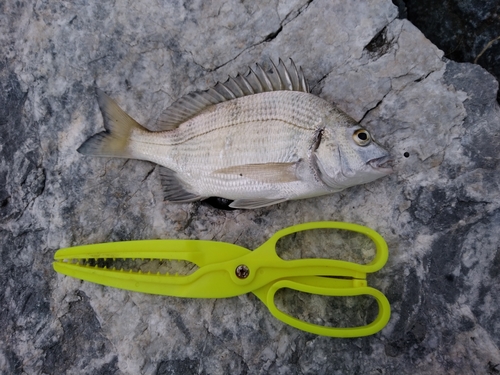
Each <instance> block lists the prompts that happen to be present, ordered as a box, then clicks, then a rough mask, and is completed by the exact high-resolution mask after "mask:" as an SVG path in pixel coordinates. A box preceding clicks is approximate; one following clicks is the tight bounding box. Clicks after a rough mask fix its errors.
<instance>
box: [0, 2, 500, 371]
mask: <svg viewBox="0 0 500 375" xmlns="http://www.w3.org/2000/svg"><path fill="white" fill-rule="evenodd" d="M397 16H398V9H397V7H395V6H394V5H393V4H392V2H391V1H389V0H370V1H365V2H345V1H333V2H332V1H326V0H325V1H320V0H315V1H299V0H297V1H293V2H286V4H284V3H281V2H276V1H275V2H264V1H254V2H249V3H246V2H243V3H241V2H238V1H229V2H213V3H208V2H201V1H194V2H185V3H180V2H178V3H172V4H165V3H162V2H155V1H145V2H133V3H129V4H123V3H115V2H99V3H92V2H62V3H61V2H56V1H52V2H50V1H49V2H17V3H5V4H3V5H2V16H0V22H1V23H0V25H1V26H0V27H1V29H2V33H1V34H2V36H1V37H0V43H1V44H0V47H1V49H2V52H4V54H3V57H2V61H1V62H0V87H1V89H0V137H1V138H0V139H1V143H0V155H1V158H0V238H1V243H2V248H1V262H0V281H1V285H2V289H0V301H1V306H2V314H0V342H2V345H1V346H0V369H1V372H2V373H9V374H11V373H12V374H14V373H19V374H21V373H26V374H42V373H46V374H59V373H61V374H62V373H71V374H84V373H97V374H139V373H141V374H195V373H196V374H217V373H220V374H223V373H235V374H249V373H251V374H254V373H262V374H264V373H273V374H274V373H276V374H299V373H300V374H313V373H328V374H354V373H363V374H415V373H420V374H427V373H447V374H464V373H495V372H497V371H498V370H499V365H500V363H499V360H498V358H500V353H499V350H498V348H499V346H500V313H499V311H498V306H499V304H500V290H499V288H498V285H499V284H500V283H499V282H500V272H499V270H500V248H499V246H498V244H499V243H500V234H499V232H498V230H497V228H498V227H499V225H500V199H499V193H498V192H499V187H500V186H499V185H500V173H499V168H500V166H499V156H498V149H499V148H500V137H499V135H498V127H499V124H500V109H499V107H498V104H497V103H496V101H495V97H496V93H497V90H498V83H497V82H496V81H495V80H494V78H493V77H492V76H491V75H489V74H488V73H487V72H485V71H484V70H483V69H482V68H480V67H478V66H476V65H471V64H459V63H455V62H451V61H448V60H446V59H443V53H442V52H441V51H440V50H438V49H437V48H436V47H435V46H434V45H432V44H431V43H430V42H429V41H428V40H427V39H426V38H425V37H424V36H423V35H422V34H421V33H420V31H419V30H418V29H416V28H415V27H414V26H413V25H412V24H411V23H409V22H408V21H406V20H400V19H397ZM288 56H290V57H292V58H293V59H294V60H295V62H296V63H297V64H299V65H302V66H303V68H304V71H305V74H306V76H307V77H309V82H310V84H311V87H312V88H313V92H314V93H316V94H317V95H319V96H321V97H323V98H325V99H327V100H330V101H333V102H335V103H336V104H337V105H338V106H339V107H340V108H341V109H343V110H345V111H346V112H348V113H349V114H350V115H351V116H353V117H354V118H356V119H357V120H361V122H362V123H363V124H364V125H365V126H366V127H367V128H369V130H371V131H372V132H373V133H374V135H375V137H376V138H377V139H378V140H379V142H380V143H381V144H383V145H384V146H385V147H387V148H388V149H390V150H391V152H392V154H393V156H394V159H395V169H396V172H395V173H394V174H393V175H391V176H389V177H387V178H384V179H381V180H378V181H376V182H374V183H371V184H368V185H364V186H358V187H354V188H351V189H348V190H346V191H344V192H341V193H338V194H335V195H332V196H326V197H321V198H316V199H309V200H302V201H296V202H287V203H283V204H280V205H277V206H272V207H269V208H264V209H259V210H254V211H219V210H214V209H213V208H211V207H208V206H206V205H204V204H200V203H194V204H184V205H175V204H170V205H169V204H165V203H163V199H162V190H161V187H160V183H159V178H158V173H157V170H156V168H155V166H154V165H152V164H149V163H147V162H141V161H135V160H130V161H129V160H119V159H114V160H111V159H99V158H89V157H84V156H82V155H79V154H78V153H76V149H77V148H78V146H80V144H81V143H82V142H83V141H84V140H85V139H86V138H87V137H89V136H90V135H92V134H94V133H96V132H98V131H100V130H101V129H102V119H101V115H100V112H99V109H98V106H97V102H96V99H95V94H94V87H96V86H97V87H100V88H101V89H103V90H105V91H106V92H108V93H109V94H110V95H111V96H112V97H113V98H115V99H116V100H117V101H118V102H119V104H120V105H121V106H122V107H123V108H124V109H125V110H126V111H127V112H128V113H130V114H131V115H132V116H133V117H134V118H136V119H137V120H138V121H139V122H141V123H143V124H144V125H146V126H149V127H151V128H153V127H154V123H155V120H156V118H157V116H158V115H159V114H160V112H161V111H162V110H163V109H164V108H165V107H166V106H168V105H169V104H170V103H172V102H173V101H174V100H175V99H176V98H178V97H179V96H181V95H183V94H185V93H187V92H189V91H191V90H193V89H203V88H207V87H209V86H211V85H212V84H213V83H214V82H216V81H217V80H223V79H225V78H226V77H227V75H228V74H232V75H234V74H236V73H237V72H238V71H244V70H245V67H246V66H248V65H250V64H252V63H253V62H255V61H257V62H261V63H263V64H264V65H265V64H268V63H269V58H273V59H275V60H276V59H277V58H278V57H284V58H286V57H288ZM317 220H340V221H350V222H357V223H360V224H363V225H367V226H369V227H372V228H374V229H375V230H377V231H379V232H380V233H381V234H382V235H383V236H384V237H385V238H386V240H387V242H388V244H389V248H390V258H389V262H388V264H387V265H386V266H385V267H384V268H383V269H382V270H381V271H379V272H377V273H376V274H374V275H371V276H370V278H369V283H370V284H371V285H372V286H374V287H376V288H378V289H380V290H382V291H383V292H384V293H385V294H386V295H387V297H388V298H389V300H390V302H391V306H392V318H391V320H390V322H389V324H388V325H387V327H386V328H384V329H383V330H382V331H381V332H380V333H378V334H376V335H374V336H370V337H365V338H358V339H332V338H326V337H320V336H315V335H312V334H308V333H304V332H302V331H298V330H296V329H294V328H292V327H289V326H286V325H284V324H282V323H281V322H279V321H277V320H276V319H274V318H273V317H272V316H271V315H270V314H269V312H268V311H267V309H266V308H265V306H263V305H262V303H261V302H260V301H259V300H258V299H257V298H256V297H255V296H253V295H244V296H240V297H236V298H230V299H219V300H190V299H180V298H173V297H162V296H154V295H145V294H139V293H132V292H127V291H123V290H118V289H113V288H107V287H102V286H99V285H94V284H91V283H87V282H81V281H78V280H75V279H72V278H69V277H64V276H61V275H57V274H56V273H55V272H54V271H53V270H52V266H51V262H52V259H53V254H54V252H55V251H56V250H57V249H59V248H63V247H68V246H75V245H79V244H90V243H100V242H107V241H118V240H129V239H150V238H190V239H195V238H198V239H210V240H217V241H226V242H231V243H236V244H239V245H242V246H245V247H248V248H251V249H253V248H256V247H257V246H258V245H259V244H261V243H262V242H264V241H265V240H266V239H267V238H269V236H270V235H271V234H272V233H274V232H276V231H277V230H279V229H281V228H283V227H286V226H289V225H293V224H298V223H301V222H307V221H317ZM324 236H325V234H324V233H319V234H317V235H314V236H309V237H306V238H304V239H302V240H300V241H299V240H297V241H294V244H295V245H296V246H297V247H296V248H295V249H292V250H293V251H288V254H291V255H290V256H292V255H293V254H295V256H296V254H298V253H299V254H300V251H301V250H302V249H307V250H308V251H309V250H310V251H311V252H310V253H309V252H305V253H303V255H305V256H311V255H312V254H318V252H319V251H320V250H321V249H317V248H316V247H317V246H318V245H319V244H321V243H323V244H327V245H329V246H327V249H326V250H327V251H328V253H327V254H326V256H338V257H342V258H344V259H347V260H355V261H361V260H364V259H366V258H367V257H368V256H369V251H368V250H366V251H365V249H364V247H363V246H362V244H360V243H359V242H354V243H355V244H356V245H353V249H349V248H347V249H346V248H345V247H344V248H342V247H337V243H338V241H339V238H338V237H334V238H331V239H329V240H328V242H327V241H326V239H325V238H326V237H324ZM334 245H335V246H334ZM313 246H314V249H312V247H313ZM330 246H331V247H335V251H334V250H332V249H328V247H330ZM287 250H289V249H288V248H287ZM313 250H314V251H313ZM324 251H325V249H323V252H324ZM277 303H280V304H282V305H283V306H284V308H285V307H286V308H289V309H292V310H293V312H294V314H296V315H298V316H300V317H303V318H308V317H309V318H316V317H323V316H324V315H322V314H327V319H331V320H332V321H334V322H336V323H338V324H346V322H347V323H348V322H355V323H356V322H365V321H367V320H369V319H370V317H371V316H373V313H374V306H373V301H370V300H368V301H367V300H366V299H362V300H356V299H349V300H347V301H344V303H343V304H341V303H338V299H333V300H332V299H328V298H324V299H323V298H314V297H313V298H310V299H308V298H306V296H303V295H296V294H293V293H283V294H281V295H280V296H278V300H277Z"/></svg>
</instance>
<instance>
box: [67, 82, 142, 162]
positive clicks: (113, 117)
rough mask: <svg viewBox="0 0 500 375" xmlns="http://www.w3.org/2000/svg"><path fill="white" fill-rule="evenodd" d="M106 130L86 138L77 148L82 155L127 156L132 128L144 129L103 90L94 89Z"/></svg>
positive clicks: (128, 154)
mask: <svg viewBox="0 0 500 375" xmlns="http://www.w3.org/2000/svg"><path fill="white" fill-rule="evenodd" d="M96 94H97V100H98V102H99V107H100V108H101V112H102V117H103V120H104V128H105V129H106V131H104V132H101V133H99V134H96V135H94V136H92V137H90V138H89V139H87V140H86V141H85V142H84V143H83V144H82V145H81V146H80V148H78V150H77V151H78V152H79V153H81V154H83V155H95V156H107V157H115V158H129V157H130V152H129V151H128V147H127V146H128V144H129V142H130V134H131V132H132V130H133V129H143V130H146V129H144V128H143V127H142V126H141V125H140V124H139V123H138V122H137V121H135V120H134V119H133V118H132V117H130V116H129V115H127V114H126V113H125V112H124V111H123V110H122V109H121V108H120V107H118V105H117V104H116V103H115V102H114V101H113V99H111V98H110V97H109V96H108V95H106V94H105V93H104V91H102V90H100V89H96Z"/></svg>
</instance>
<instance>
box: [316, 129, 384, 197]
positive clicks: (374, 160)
mask: <svg viewBox="0 0 500 375" xmlns="http://www.w3.org/2000/svg"><path fill="white" fill-rule="evenodd" d="M324 138H325V139H324V141H323V139H322V140H321V141H320V142H319V144H318V147H317V150H316V151H315V153H316V155H315V161H316V163H315V164H316V167H317V169H318V172H319V173H318V175H319V177H320V178H321V180H322V181H323V182H324V183H325V184H326V185H328V186H329V187H330V188H333V189H338V190H342V189H345V188H347V187H350V186H355V185H361V184H365V183H368V182H371V181H374V180H377V179H379V178H381V177H384V176H387V175H388V174H390V173H392V171H393V170H392V167H391V161H392V160H391V156H390V153H389V152H388V151H387V150H386V149H385V148H383V147H382V146H381V145H379V144H378V143H377V142H376V141H375V140H374V139H373V137H372V136H371V134H370V132H369V131H368V130H366V129H364V128H363V127H361V126H360V125H358V124H352V125H351V124H350V126H347V127H340V128H338V129H336V130H335V131H332V129H325V132H324Z"/></svg>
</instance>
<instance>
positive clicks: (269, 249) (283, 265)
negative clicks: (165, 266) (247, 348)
mask: <svg viewBox="0 0 500 375" xmlns="http://www.w3.org/2000/svg"><path fill="white" fill-rule="evenodd" d="M321 228H324V229H328V228H330V229H343V230H348V231H354V232H358V233H361V234H364V235H366V236H368V237H369V238H370V239H371V240H372V241H373V242H374V243H375V246H376V253H375V257H374V259H373V260H372V261H371V262H370V263H368V264H364V265H363V264H357V263H351V262H347V261H340V260H331V259H299V260H283V259H282V258H280V257H279V256H278V254H277V253H276V243H277V241H278V240H279V239H280V238H282V237H284V236H287V235H290V234H292V233H296V232H300V231H307V230H311V229H321ZM387 257H388V249H387V243H386V242H385V240H384V239H383V238H382V236H380V235H379V234H378V233H377V232H375V231H374V230H372V229H370V228H367V227H364V226H361V225H357V224H351V223H343V222H333V221H324V222H312V223H305V224H300V225H295V226H292V227H289V228H285V229H283V230H280V231H278V232H277V233H276V234H274V235H273V236H272V237H271V238H270V239H269V240H268V241H266V242H265V243H264V244H263V245H261V246H260V247H258V248H257V249H255V250H254V251H251V250H248V249H245V248H244V247H241V246H238V245H234V244H230V243H225V242H216V241H204V240H140V241H126V242H112V243H104V244H95V245H84V246H77V247H72V248H66V249H61V250H58V251H57V252H56V253H55V255H54V260H55V262H54V263H53V266H54V269H55V270H56V271H57V272H59V273H62V274H65V275H68V276H72V277H76V278H78V279H82V280H87V281H91V282H94V283H97V284H102V285H107V286H111V287H115V288H121V289H127V290H132V291H136V292H143V293H151V294H160V295H167V296H175V297H188V298H226V297H234V296H238V295H242V294H246V293H249V292H252V293H253V294H255V295H256V296H257V297H258V298H259V299H260V300H261V301H262V302H263V303H264V304H265V305H266V306H267V308H268V309H269V311H270V312H271V314H272V315H274V316H275V317H276V318H277V319H280V320H281V321H283V322H284V323H287V324H289V325H291V326H293V327H295V328H298V329H301V330H303V331H307V332H311V333H314V334H317V335H323V336H331V337H361V336H368V335H372V334H374V333H376V332H378V331H380V330H381V329H382V328H383V327H384V326H385V325H386V324H387V322H388V321H389V317H390V305H389V302H388V300H387V298H386V297H385V296H384V295H383V294H382V293H381V292H380V291H378V290H377V289H374V288H371V287H369V286H367V281H366V274H367V273H371V272H375V271H378V270H379V269H381V268H382V267H383V266H384V265H385V263H386V261H387ZM117 258H118V259H134V258H143V259H152V260H184V261H188V262H192V263H194V264H196V265H197V266H198V267H199V268H198V269H197V270H196V271H195V272H193V273H191V274H190V275H187V276H174V275H168V274H167V275H164V274H160V273H153V274H151V273H142V272H140V271H138V272H136V271H132V270H130V271H124V270H123V269H121V270H117V269H110V268H106V267H104V266H99V265H98V263H99V262H94V263H93V265H89V263H88V262H86V260H89V259H91V260H92V259H94V260H98V259H101V260H103V259H104V260H106V259H110V260H111V259H117ZM283 288H290V289H293V290H296V291H300V292H306V293H310V294H319V295H324V296H358V295H369V296H372V297H373V298H375V300H376V301H377V303H378V315H377V317H376V318H375V320H374V321H373V322H371V323H369V324H368V325H365V326H358V327H348V328H345V327H342V328H340V327H326V326H322V325H317V324H313V323H309V322H304V321H301V320H299V319H297V318H295V317H293V316H291V315H288V314H286V313H285V312H283V311H281V310H279V309H278V308H277V307H276V304H275V294H276V292H277V291H278V290H280V289H283Z"/></svg>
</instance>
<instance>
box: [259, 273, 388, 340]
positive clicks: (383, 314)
mask: <svg viewBox="0 0 500 375" xmlns="http://www.w3.org/2000/svg"><path fill="white" fill-rule="evenodd" d="M331 281H333V282H334V283H335V284H337V285H338V282H339V280H331ZM357 282H360V285H356V283H357ZM329 283H330V280H329V279H327V278H321V277H314V276H308V277H301V278H296V279H295V280H291V279H290V280H281V281H277V282H275V283H270V284H268V285H266V286H265V287H262V288H260V289H259V290H256V291H254V292H253V293H254V294H255V295H256V296H257V297H258V298H259V299H260V300H261V301H262V302H263V303H264V304H265V305H266V306H267V308H268V309H269V311H270V312H271V314H272V315H273V316H274V317H275V318H277V319H279V320H281V321H282V322H283V323H286V324H288V325H290V326H292V327H295V328H297V329H300V330H302V331H306V332H310V333H314V334H316V335H321V336H329V337H339V338H352V337H363V336H369V335H373V334H375V333H377V332H379V331H380V330H381V329H382V328H384V327H385V326H386V324H387V322H389V319H390V317H391V307H390V304H389V301H388V300H387V298H386V297H385V295H384V294H383V293H382V292H380V291H379V290H377V289H374V288H371V287H368V286H366V282H363V280H345V283H346V284H349V283H353V284H352V285H351V286H347V285H346V287H345V288H335V287H332V286H329V285H328V284H329ZM284 288H288V289H293V290H296V291H299V292H305V293H310V294H318V295H323V296H335V297H343V296H359V295H369V296H372V297H373V298H374V299H375V300H376V301H377V304H378V315H377V317H376V318H375V320H374V321H373V322H371V323H369V324H367V325H364V326H359V327H345V328H344V327H342V328H339V327H326V326H322V325H319V324H314V323H309V322H305V321H302V320H300V319H297V318H295V317H293V316H291V315H289V314H286V313H285V312H283V311H281V310H279V309H278V307H277V306H276V304H275V301H274V297H275V294H276V292H277V291H278V290H280V289H284Z"/></svg>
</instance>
